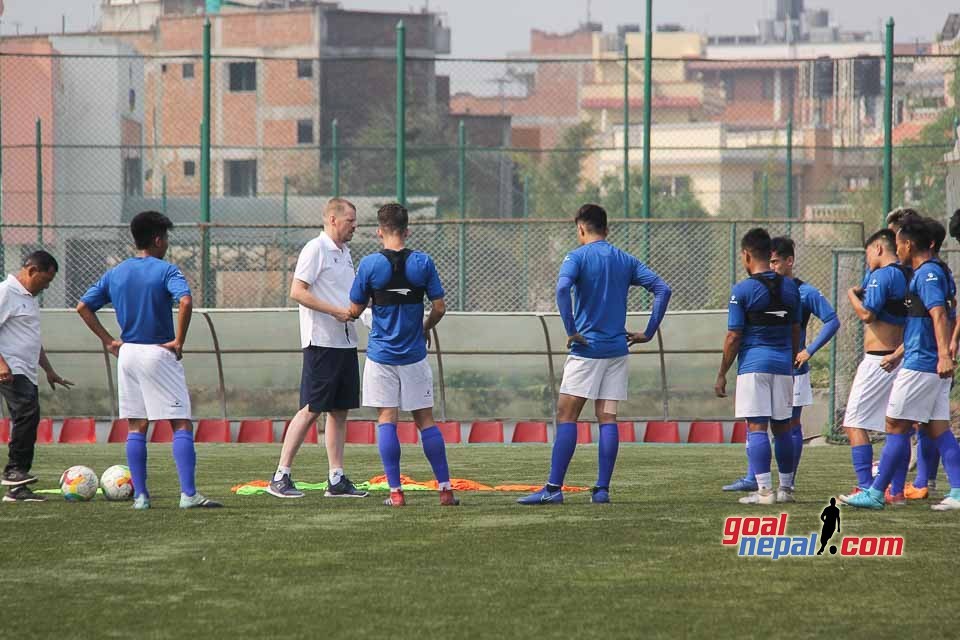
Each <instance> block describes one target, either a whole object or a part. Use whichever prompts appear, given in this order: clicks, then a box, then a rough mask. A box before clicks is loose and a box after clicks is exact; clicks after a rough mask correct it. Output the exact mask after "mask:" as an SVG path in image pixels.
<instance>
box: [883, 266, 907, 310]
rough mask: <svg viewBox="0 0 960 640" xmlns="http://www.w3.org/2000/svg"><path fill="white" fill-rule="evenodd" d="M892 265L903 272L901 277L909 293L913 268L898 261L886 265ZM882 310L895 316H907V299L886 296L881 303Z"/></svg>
mask: <svg viewBox="0 0 960 640" xmlns="http://www.w3.org/2000/svg"><path fill="white" fill-rule="evenodd" d="M887 266H889V267H893V268H894V269H896V270H897V271H899V272H900V273H902V274H903V279H904V280H906V281H907V294H908V295H909V293H910V279H911V278H913V269H911V268H910V267H905V266H903V265H902V264H899V263H896V262H895V263H893V264H890V265H887ZM883 310H884V311H885V312H887V313H889V314H890V315H892V316H893V317H895V318H905V317H907V299H906V298H887V300H886V302H884V303H883Z"/></svg>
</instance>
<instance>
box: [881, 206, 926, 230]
mask: <svg viewBox="0 0 960 640" xmlns="http://www.w3.org/2000/svg"><path fill="white" fill-rule="evenodd" d="M912 216H917V217H919V216H920V214H919V213H917V212H916V210H914V209H908V208H907V207H897V208H896V209H894V210H893V211H891V212H890V213H888V214H887V224H888V225H891V224H892V225H896V226H897V227H900V226H903V223H904V219H905V218H909V217H912Z"/></svg>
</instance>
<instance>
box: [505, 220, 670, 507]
mask: <svg viewBox="0 0 960 640" xmlns="http://www.w3.org/2000/svg"><path fill="white" fill-rule="evenodd" d="M574 221H575V222H576V225H577V239H578V240H579V242H580V245H581V246H580V247H579V248H578V249H576V250H574V251H571V252H570V253H569V254H567V256H566V257H565V258H564V259H563V263H562V264H561V265H560V277H559V279H558V280H557V308H558V309H559V311H560V317H561V318H562V320H563V326H564V328H565V329H566V332H567V347H568V348H570V355H569V356H568V357H567V361H566V364H564V367H563V380H562V382H561V384H560V397H559V399H558V400H557V432H556V435H555V438H554V443H553V457H552V459H551V463H550V476H549V479H548V480H547V484H546V486H544V487H543V489H541V490H540V491H537V492H536V493H533V494H530V495H529V496H526V497H524V498H521V499H519V500H518V501H517V502H519V503H520V504H527V505H535V504H558V503H561V502H563V491H562V487H563V479H564V477H565V475H566V473H567V467H568V466H569V464H570V460H571V459H572V458H573V454H574V451H575V450H576V447H577V424H576V423H577V418H579V417H580V412H581V411H582V410H583V406H584V404H586V402H587V400H593V401H594V408H595V410H596V415H597V420H598V421H599V423H600V442H599V472H598V475H597V484H596V486H594V487H593V489H592V495H591V501H592V502H594V503H606V502H609V501H610V479H611V477H612V476H613V468H614V464H615V463H616V460H617V450H618V449H619V445H620V439H619V433H618V431H617V403H618V402H620V401H623V400H626V399H627V354H628V352H629V346H630V345H633V344H641V343H644V342H647V341H649V340H650V339H652V338H653V336H655V335H656V333H657V328H658V327H659V326H660V322H661V321H662V320H663V316H664V314H665V313H666V311H667V305H668V303H669V302H670V293H671V292H670V287H669V286H668V285H667V283H666V282H664V281H663V279H662V278H660V276H658V275H657V274H656V273H654V272H653V271H651V270H650V269H649V268H648V267H647V266H646V265H644V264H643V263H642V262H640V261H639V260H637V259H636V258H635V257H633V256H632V255H630V254H628V253H625V252H624V251H621V250H620V249H617V248H616V247H614V246H613V245H611V244H610V243H609V242H607V233H608V231H609V229H608V227H607V212H606V211H604V210H603V208H602V207H600V206H598V205H595V204H585V205H583V206H582V207H580V210H579V211H578V212H577V215H576V218H575V219H574ZM631 286H641V287H644V288H645V289H647V290H648V291H651V292H652V293H653V295H654V300H653V307H652V308H651V311H650V320H649V321H648V323H647V328H646V329H645V330H644V331H643V332H642V333H639V332H638V333H630V332H628V331H627V330H626V329H625V326H626V321H627V293H628V292H629V290H630V287H631ZM571 289H573V291H574V292H575V298H576V301H575V303H574V304H573V305H571V303H570V290H571Z"/></svg>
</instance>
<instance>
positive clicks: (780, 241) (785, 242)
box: [770, 236, 796, 258]
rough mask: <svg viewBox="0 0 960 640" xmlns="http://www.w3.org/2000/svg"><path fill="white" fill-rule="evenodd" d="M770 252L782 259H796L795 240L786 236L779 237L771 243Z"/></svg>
mask: <svg viewBox="0 0 960 640" xmlns="http://www.w3.org/2000/svg"><path fill="white" fill-rule="evenodd" d="M770 251H771V252H772V253H775V254H777V255H778V256H780V257H781V258H795V257H796V253H794V246H793V240H792V239H790V238H788V237H786V236H778V237H776V238H774V239H773V240H771V241H770Z"/></svg>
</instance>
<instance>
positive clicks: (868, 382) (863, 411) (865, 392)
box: [843, 353, 900, 431]
mask: <svg viewBox="0 0 960 640" xmlns="http://www.w3.org/2000/svg"><path fill="white" fill-rule="evenodd" d="M881 360H883V356H876V355H870V354H869V353H868V354H865V355H864V356H863V360H861V361H860V365H859V366H858V367H857V375H856V376H854V378H853V385H852V386H851V387H850V396H849V397H848V398H847V410H846V413H845V414H844V416H843V426H845V427H857V428H860V429H869V430H870V431H886V424H887V420H886V416H887V403H888V402H889V401H890V390H891V389H893V381H894V380H896V379H897V373H898V372H899V371H900V366H899V365H897V368H896V369H894V370H893V371H884V370H883V369H882V368H881V367H880V361H881Z"/></svg>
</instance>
